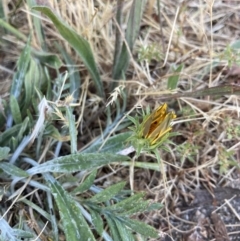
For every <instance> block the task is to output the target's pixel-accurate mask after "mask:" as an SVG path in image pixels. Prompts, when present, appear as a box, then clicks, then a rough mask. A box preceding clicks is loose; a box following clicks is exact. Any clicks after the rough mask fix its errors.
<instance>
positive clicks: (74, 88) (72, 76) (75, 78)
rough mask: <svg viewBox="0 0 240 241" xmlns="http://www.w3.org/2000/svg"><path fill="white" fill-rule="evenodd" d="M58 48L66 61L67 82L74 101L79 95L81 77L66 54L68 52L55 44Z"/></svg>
mask: <svg viewBox="0 0 240 241" xmlns="http://www.w3.org/2000/svg"><path fill="white" fill-rule="evenodd" d="M57 48H58V50H59V51H60V52H61V53H62V56H63V58H64V60H65V62H66V65H67V69H68V72H69V82H70V94H73V97H74V102H75V101H76V100H78V99H79V95H80V90H79V88H80V85H81V79H80V75H79V71H76V69H75V67H73V66H74V65H75V63H74V62H73V60H72V59H71V57H70V56H69V55H68V53H67V52H66V51H65V50H64V49H63V48H62V47H60V46H59V45H57Z"/></svg>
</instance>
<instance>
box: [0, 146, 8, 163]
mask: <svg viewBox="0 0 240 241" xmlns="http://www.w3.org/2000/svg"><path fill="white" fill-rule="evenodd" d="M9 152H10V148H9V147H6V146H5V147H0V161H2V160H3V159H7V157H8V154H9Z"/></svg>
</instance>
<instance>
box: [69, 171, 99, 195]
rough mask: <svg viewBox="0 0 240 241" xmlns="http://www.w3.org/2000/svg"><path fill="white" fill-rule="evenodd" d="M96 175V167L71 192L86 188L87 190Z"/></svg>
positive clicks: (83, 190) (79, 191)
mask: <svg viewBox="0 0 240 241" xmlns="http://www.w3.org/2000/svg"><path fill="white" fill-rule="evenodd" d="M96 175H97V169H96V170H93V171H92V172H91V173H90V175H88V176H87V178H86V179H85V180H84V182H83V183H81V184H80V185H79V186H78V187H77V188H75V189H74V190H73V191H72V193H73V194H76V193H83V192H85V191H87V190H89V188H90V187H91V186H92V185H93V182H94V180H95V178H96Z"/></svg>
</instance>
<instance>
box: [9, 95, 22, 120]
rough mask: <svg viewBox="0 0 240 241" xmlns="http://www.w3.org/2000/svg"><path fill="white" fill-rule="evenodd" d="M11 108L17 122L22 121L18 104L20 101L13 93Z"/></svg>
mask: <svg viewBox="0 0 240 241" xmlns="http://www.w3.org/2000/svg"><path fill="white" fill-rule="evenodd" d="M10 109H11V113H12V116H13V120H14V122H15V124H20V123H22V115H21V111H20V108H19V105H18V101H17V100H16V98H15V97H14V96H13V95H11V96H10Z"/></svg>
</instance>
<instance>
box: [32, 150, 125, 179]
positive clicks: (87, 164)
mask: <svg viewBox="0 0 240 241" xmlns="http://www.w3.org/2000/svg"><path fill="white" fill-rule="evenodd" d="M128 159H129V158H128V157H126V156H122V155H117V154H111V153H78V154H71V155H67V156H61V157H58V158H55V159H53V160H51V161H48V162H45V163H43V164H41V165H39V166H36V167H33V168H31V169H29V174H30V175H35V174H37V173H46V172H59V173H68V172H76V171H83V170H89V169H93V168H97V167H100V166H102V165H107V164H109V163H111V162H121V161H126V160H128Z"/></svg>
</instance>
